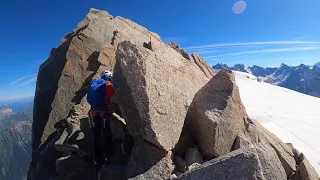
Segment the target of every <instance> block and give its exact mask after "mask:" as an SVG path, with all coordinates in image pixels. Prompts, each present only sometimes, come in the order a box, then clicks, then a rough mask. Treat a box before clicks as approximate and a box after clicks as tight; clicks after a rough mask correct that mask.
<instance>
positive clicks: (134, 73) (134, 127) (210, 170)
mask: <svg viewBox="0 0 320 180" xmlns="http://www.w3.org/2000/svg"><path fill="white" fill-rule="evenodd" d="M105 69H113V71H114V78H113V84H114V86H115V88H116V89H117V93H116V96H115V97H114V98H113V99H112V104H113V105H112V109H113V111H114V112H117V114H113V116H112V119H111V129H112V134H114V135H116V136H117V138H116V139H118V141H114V146H115V147H114V148H115V149H116V150H118V151H116V154H115V156H114V157H112V158H111V159H110V160H109V161H108V164H106V165H105V166H103V167H102V168H101V171H100V179H137V180H138V179H159V180H160V179H292V178H293V177H295V178H296V179H303V178H305V179H312V178H313V177H318V175H317V174H316V173H315V171H314V169H313V168H312V166H310V164H309V163H308V161H307V160H306V159H305V158H304V157H303V155H302V154H300V153H298V152H297V151H296V150H295V149H294V148H293V147H290V146H289V145H287V144H285V143H283V142H281V141H280V140H279V139H278V138H277V137H275V136H274V135H273V134H271V133H270V132H268V131H267V130H266V129H264V128H263V127H262V126H260V125H259V124H258V123H257V122H256V121H254V120H251V119H250V118H249V117H248V116H247V114H246V112H245V108H244V106H243V105H242V103H241V99H240V96H239V90H238V87H237V85H236V83H235V80H234V75H233V73H232V72H231V71H228V70H223V71H220V72H219V73H218V74H217V75H214V72H213V70H212V69H211V67H210V66H209V65H208V64H207V63H206V61H205V60H204V59H203V58H201V57H200V56H198V55H195V54H193V55H188V54H186V53H185V51H184V50H183V49H181V48H180V47H179V46H178V45H176V44H174V43H170V44H169V45H166V44H164V43H163V42H162V41H161V38H160V37H159V36H158V35H157V34H155V33H153V32H150V31H148V30H147V29H145V28H143V27H141V26H139V25H138V24H136V23H134V22H132V21H130V20H128V19H125V18H122V17H113V16H112V15H110V14H109V13H107V12H105V11H100V10H96V9H91V10H90V12H89V14H88V15H87V16H86V18H85V19H84V20H83V21H82V22H80V23H79V25H78V27H77V28H76V29H75V30H74V31H73V32H72V33H70V34H68V35H66V36H65V38H64V39H63V41H62V43H61V45H60V46H59V47H58V48H56V49H53V50H52V51H51V54H50V56H49V59H48V60H47V61H46V62H45V63H44V64H42V65H41V67H40V69H39V76H38V80H37V89H36V97H35V107H34V121H33V131H32V133H33V139H32V141H33V152H32V154H33V158H32V162H31V164H30V168H29V173H28V179H29V180H40V179H41V180H49V179H51V180H52V179H63V180H68V179H79V180H80V179H86V180H87V179H95V178H97V176H98V173H96V169H95V168H93V167H94V166H93V164H92V157H91V155H92V134H91V131H90V130H89V126H88V117H87V115H86V114H87V112H88V109H89V106H88V104H87V102H86V98H85V93H84V92H82V91H81V89H82V88H83V87H86V86H87V85H88V83H89V82H90V80H91V79H92V78H95V77H98V76H99V74H100V73H101V72H102V71H103V70H105ZM47 74H50V75H51V76H47ZM52 74H54V75H53V76H52ZM48 78H49V80H50V82H52V83H51V84H50V85H48V84H47V83H46V82H47V81H48ZM124 121H125V123H124ZM124 124H126V126H127V128H123V127H124ZM128 137H132V138H133V143H134V145H133V148H132V150H130V151H128V152H124V151H121V150H120V151H119V149H117V147H119V146H122V147H123V146H124V145H126V142H127V139H128ZM119 139H120V144H118V143H119ZM122 149H123V148H122ZM296 157H301V158H296ZM243 164H245V166H244V165H243Z"/></svg>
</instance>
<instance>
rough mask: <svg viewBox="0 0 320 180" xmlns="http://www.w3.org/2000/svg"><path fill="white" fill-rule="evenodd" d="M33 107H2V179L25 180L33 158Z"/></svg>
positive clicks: (0, 147)
mask: <svg viewBox="0 0 320 180" xmlns="http://www.w3.org/2000/svg"><path fill="white" fill-rule="evenodd" d="M32 116H33V110H32V109H25V110H22V111H19V112H13V110H12V109H10V108H0V169H1V171H0V179H1V180H24V179H26V175H27V171H28V166H29V163H30V160H31V125H32Z"/></svg>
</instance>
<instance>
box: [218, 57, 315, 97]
mask: <svg viewBox="0 0 320 180" xmlns="http://www.w3.org/2000/svg"><path fill="white" fill-rule="evenodd" d="M223 68H227V69H231V70H234V71H241V72H246V73H250V74H253V75H255V76H257V77H259V78H260V79H261V80H262V81H264V82H267V83H270V84H274V85H277V86H281V87H285V88H288V89H291V90H294V91H298V92H301V93H304V94H308V95H311V96H315V97H320V62H319V63H316V64H315V65H312V66H309V65H304V64H300V65H299V66H288V65H286V64H281V65H280V67H274V68H270V67H267V68H264V67H260V66H256V65H254V66H249V67H245V66H244V65H243V64H236V65H234V66H233V67H228V66H227V65H226V64H221V63H220V64H217V65H214V66H213V69H218V70H219V69H223Z"/></svg>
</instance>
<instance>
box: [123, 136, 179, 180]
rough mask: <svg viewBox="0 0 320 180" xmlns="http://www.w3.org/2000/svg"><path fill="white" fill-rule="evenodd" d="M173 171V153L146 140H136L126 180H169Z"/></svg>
mask: <svg viewBox="0 0 320 180" xmlns="http://www.w3.org/2000/svg"><path fill="white" fill-rule="evenodd" d="M173 169H174V167H173V165H172V152H171V151H164V150H162V149H160V148H158V147H156V146H154V145H153V144H151V143H149V142H147V141H145V140H144V139H136V140H135V144H134V147H133V150H132V153H131V159H130V161H129V163H128V165H127V172H126V178H132V179H136V180H138V179H150V178H155V179H169V178H170V175H171V173H172V171H173Z"/></svg>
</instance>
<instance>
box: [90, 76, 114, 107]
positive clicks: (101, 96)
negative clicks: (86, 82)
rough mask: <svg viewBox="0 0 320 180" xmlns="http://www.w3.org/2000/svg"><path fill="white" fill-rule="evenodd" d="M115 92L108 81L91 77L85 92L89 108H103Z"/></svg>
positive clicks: (107, 104)
mask: <svg viewBox="0 0 320 180" xmlns="http://www.w3.org/2000/svg"><path fill="white" fill-rule="evenodd" d="M115 92H116V90H115V88H114V87H113V85H112V83H111V82H110V81H106V80H104V79H93V80H92V81H91V83H90V89H89V91H88V94H87V101H88V103H89V104H90V105H91V110H105V109H106V108H108V106H109V105H110V98H111V96H113V94H114V93H115Z"/></svg>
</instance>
